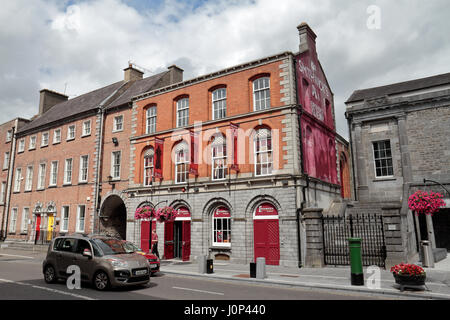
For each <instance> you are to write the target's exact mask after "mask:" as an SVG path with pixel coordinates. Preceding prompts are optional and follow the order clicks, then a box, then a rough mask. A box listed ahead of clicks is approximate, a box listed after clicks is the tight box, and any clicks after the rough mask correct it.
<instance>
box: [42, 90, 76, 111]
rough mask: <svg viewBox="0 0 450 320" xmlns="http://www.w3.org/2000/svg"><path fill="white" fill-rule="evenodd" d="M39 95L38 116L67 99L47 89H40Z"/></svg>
mask: <svg viewBox="0 0 450 320" xmlns="http://www.w3.org/2000/svg"><path fill="white" fill-rule="evenodd" d="M39 93H40V96H39V115H42V114H44V113H45V112H47V111H48V110H50V109H51V108H52V107H53V106H55V105H57V104H58V103H61V102H65V101H67V100H68V99H69V97H68V96H66V95H65V94H62V93H59V92H55V91H51V90H49V89H42V90H41V91H39Z"/></svg>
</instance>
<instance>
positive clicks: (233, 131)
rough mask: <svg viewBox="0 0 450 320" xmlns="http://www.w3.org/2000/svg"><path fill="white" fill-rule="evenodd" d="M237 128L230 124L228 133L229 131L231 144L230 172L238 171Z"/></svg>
mask: <svg viewBox="0 0 450 320" xmlns="http://www.w3.org/2000/svg"><path fill="white" fill-rule="evenodd" d="M238 128H239V126H238V125H236V124H234V123H230V131H231V143H232V149H231V152H232V154H231V167H230V169H231V170H235V171H239V164H238Z"/></svg>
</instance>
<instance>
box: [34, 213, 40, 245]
mask: <svg viewBox="0 0 450 320" xmlns="http://www.w3.org/2000/svg"><path fill="white" fill-rule="evenodd" d="M40 235H41V215H40V214H38V215H37V216H36V238H35V242H36V241H38V240H39V236H40Z"/></svg>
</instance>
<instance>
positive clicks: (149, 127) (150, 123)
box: [145, 106, 156, 133]
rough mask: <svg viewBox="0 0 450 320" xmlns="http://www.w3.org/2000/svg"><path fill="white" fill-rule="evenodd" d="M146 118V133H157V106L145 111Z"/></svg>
mask: <svg viewBox="0 0 450 320" xmlns="http://www.w3.org/2000/svg"><path fill="white" fill-rule="evenodd" d="M145 118H146V127H145V132H146V133H155V132H156V106H153V107H150V108H148V109H147V111H146V112H145Z"/></svg>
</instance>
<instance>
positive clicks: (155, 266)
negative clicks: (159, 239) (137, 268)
mask: <svg viewBox="0 0 450 320" xmlns="http://www.w3.org/2000/svg"><path fill="white" fill-rule="evenodd" d="M150 268H152V269H155V268H158V265H157V264H156V263H152V264H150Z"/></svg>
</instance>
